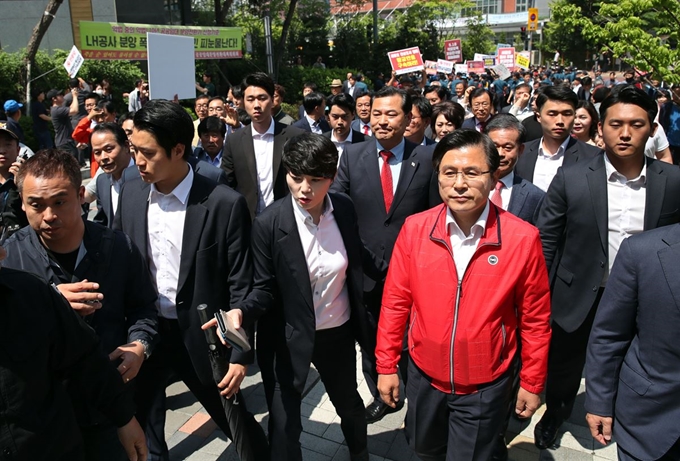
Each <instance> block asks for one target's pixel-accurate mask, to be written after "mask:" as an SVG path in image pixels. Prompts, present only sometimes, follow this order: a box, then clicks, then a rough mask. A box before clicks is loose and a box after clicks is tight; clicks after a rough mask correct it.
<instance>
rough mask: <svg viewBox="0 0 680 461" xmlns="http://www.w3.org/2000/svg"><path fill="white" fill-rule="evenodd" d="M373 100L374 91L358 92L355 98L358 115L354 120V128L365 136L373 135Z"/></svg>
mask: <svg viewBox="0 0 680 461" xmlns="http://www.w3.org/2000/svg"><path fill="white" fill-rule="evenodd" d="M372 100H373V93H370V92H364V93H357V94H356V97H355V98H354V107H355V108H356V112H357V116H356V119H355V120H353V121H352V129H353V130H354V131H358V132H359V133H361V134H363V135H364V136H373V131H372V130H371V102H372Z"/></svg>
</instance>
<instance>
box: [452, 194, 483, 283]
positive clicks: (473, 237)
mask: <svg viewBox="0 0 680 461" xmlns="http://www.w3.org/2000/svg"><path fill="white" fill-rule="evenodd" d="M488 218H489V201H488V200H487V201H486V206H485V207H484V211H482V214H481V215H480V216H479V218H478V219H477V222H475V223H474V224H473V225H472V227H471V228H470V235H465V234H464V233H463V231H462V230H461V229H460V227H459V226H458V223H457V222H456V220H455V219H454V217H453V213H451V210H450V209H447V210H446V228H447V229H448V231H449V240H450V242H451V252H452V253H453V262H454V263H455V264H456V272H457V274H458V281H461V280H463V275H465V269H467V267H468V264H470V261H471V260H472V256H474V254H475V251H476V250H477V246H478V245H479V241H480V240H481V239H482V235H484V228H485V227H486V220H487V219H488Z"/></svg>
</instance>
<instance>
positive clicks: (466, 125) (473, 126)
mask: <svg viewBox="0 0 680 461" xmlns="http://www.w3.org/2000/svg"><path fill="white" fill-rule="evenodd" d="M492 119H493V115H492V116H491V117H490V118H489V119H488V120H487V121H486V123H489V122H490V121H491V120H492ZM461 128H462V129H464V130H477V118H475V117H470V118H467V119H465V121H464V122H463V125H462V126H461Z"/></svg>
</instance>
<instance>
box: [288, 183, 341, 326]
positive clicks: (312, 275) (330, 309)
mask: <svg viewBox="0 0 680 461" xmlns="http://www.w3.org/2000/svg"><path fill="white" fill-rule="evenodd" d="M290 199H291V200H292V201H293V214H294V215H295V223H296V225H297V229H298V233H299V234H300V243H301V244H302V250H303V251H304V253H305V260H306V261H307V269H308V271H309V282H310V284H311V287H312V300H313V302H314V314H315V317H316V329H317V330H326V329H329V328H335V327H339V326H341V325H343V324H344V323H345V322H347V321H348V320H349V317H350V306H349V294H348V292H347V284H346V283H345V282H346V280H347V267H348V265H349V262H348V260H347V251H346V250H345V242H344V241H343V240H342V235H341V234H340V229H339V228H338V223H337V222H336V221H335V216H334V215H333V203H332V202H331V198H330V197H329V196H328V195H327V196H326V198H325V201H324V208H325V209H324V212H323V213H322V214H321V219H320V220H319V224H314V221H313V220H312V216H311V215H310V214H309V213H308V212H307V211H305V210H304V209H302V208H301V207H300V206H299V205H298V204H297V202H296V201H295V199H294V198H293V196H292V195H291V198H290Z"/></svg>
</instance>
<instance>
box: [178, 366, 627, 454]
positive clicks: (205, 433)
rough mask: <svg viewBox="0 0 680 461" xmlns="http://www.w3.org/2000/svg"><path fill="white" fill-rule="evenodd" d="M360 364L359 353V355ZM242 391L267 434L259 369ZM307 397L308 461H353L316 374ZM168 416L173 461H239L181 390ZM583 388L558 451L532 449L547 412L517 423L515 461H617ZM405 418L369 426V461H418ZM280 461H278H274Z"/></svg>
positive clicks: (512, 433)
mask: <svg viewBox="0 0 680 461" xmlns="http://www.w3.org/2000/svg"><path fill="white" fill-rule="evenodd" d="M357 359H359V353H358V352H357ZM360 363H361V362H360V360H358V361H357V370H359V372H358V376H357V380H358V382H359V393H360V394H361V396H362V398H363V399H364V403H368V402H369V401H370V394H369V392H368V388H367V387H366V384H365V383H364V381H363V376H362V375H361V372H360V370H361V365H360ZM248 374H249V376H247V377H246V379H245V381H244V383H243V386H242V389H243V393H244V395H245V397H246V400H247V403H248V408H249V409H250V410H251V411H252V412H253V413H254V414H255V415H256V419H257V420H258V421H259V422H260V424H262V427H264V428H265V431H266V428H267V405H266V402H265V399H264V392H263V389H262V383H261V381H260V374H259V372H258V370H257V367H256V366H252V367H250V368H249V373H248ZM305 389H306V395H305V398H304V400H303V403H302V416H303V420H302V427H303V433H302V436H301V438H300V441H301V443H302V452H303V458H304V461H349V452H348V450H347V446H346V445H344V444H343V436H342V432H341V430H340V423H339V418H338V417H337V416H336V414H335V409H334V408H333V405H332V404H331V402H330V401H329V400H328V395H327V394H326V392H325V389H324V387H323V384H322V383H321V381H320V380H319V377H318V374H317V373H316V371H315V370H314V369H312V370H311V372H310V377H309V379H308V380H307V385H306V388H305ZM167 393H168V408H169V409H168V411H167V423H166V426H165V430H166V440H168V446H169V447H170V459H171V460H172V461H180V460H185V459H186V460H189V461H215V460H219V461H237V460H238V457H237V456H236V453H235V451H234V447H233V446H231V444H230V443H229V441H228V440H227V438H226V437H225V436H224V435H223V434H222V433H221V431H219V429H217V427H216V426H215V424H214V423H213V422H212V420H211V419H210V417H209V416H208V415H207V414H206V413H205V411H204V410H203V408H202V407H201V406H200V404H199V403H197V402H196V399H195V398H194V397H193V395H192V394H191V392H189V391H188V389H187V388H186V387H185V386H184V385H183V384H182V383H175V384H172V385H171V386H169V387H168V391H167ZM583 398H584V394H583V386H582V388H581V393H580V395H579V398H578V400H577V403H576V409H575V410H574V415H572V417H571V419H570V420H569V421H568V422H566V423H565V424H564V426H563V428H562V431H561V436H560V437H559V438H558V443H557V446H556V447H555V448H554V449H550V450H544V451H543V452H541V451H540V450H538V449H537V448H536V447H535V446H534V442H533V431H534V425H535V424H536V422H537V421H538V420H539V419H540V415H541V414H543V411H544V409H545V407H544V406H543V407H541V408H540V409H539V411H538V412H537V415H535V416H534V417H533V418H532V420H531V421H530V422H528V423H519V422H518V421H515V420H513V421H512V422H511V424H510V428H509V431H508V436H507V440H508V442H509V447H510V449H509V454H510V460H512V461H536V460H540V461H550V460H554V461H586V460H587V461H605V460H616V447H615V446H614V445H611V446H608V447H601V446H600V445H599V444H597V442H595V441H594V440H593V438H592V437H591V436H590V431H589V430H588V428H587V427H586V423H585V411H584V410H582V408H583ZM405 415H406V406H405V407H404V409H402V410H401V411H399V412H397V413H394V414H391V415H387V416H386V417H385V418H383V419H382V420H381V421H379V422H377V423H375V424H369V426H368V448H369V452H370V453H371V461H417V460H418V457H416V456H415V454H414V453H413V451H412V450H411V449H410V448H409V447H408V445H407V443H406V439H405V438H404V434H403V431H402V430H401V429H400V427H401V425H402V423H403V421H404V417H405ZM272 461H276V460H272Z"/></svg>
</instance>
